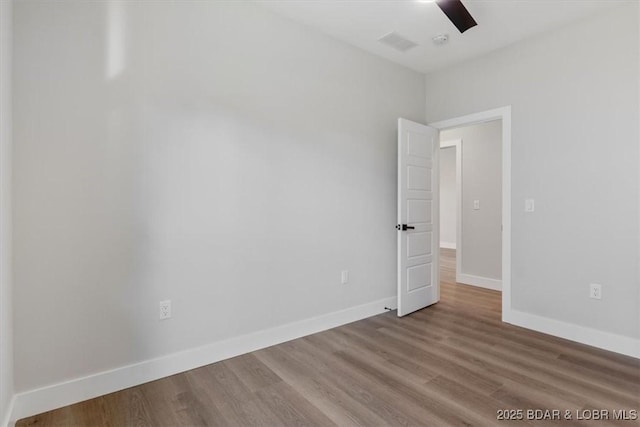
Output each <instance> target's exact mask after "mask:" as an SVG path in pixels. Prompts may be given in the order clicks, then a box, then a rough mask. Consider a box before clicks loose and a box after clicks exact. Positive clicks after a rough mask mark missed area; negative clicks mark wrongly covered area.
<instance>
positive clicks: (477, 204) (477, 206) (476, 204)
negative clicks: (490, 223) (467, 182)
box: [473, 200, 480, 211]
mask: <svg viewBox="0 0 640 427" xmlns="http://www.w3.org/2000/svg"><path fill="white" fill-rule="evenodd" d="M479 209H480V200H474V201H473V210H474V211H477V210H479Z"/></svg>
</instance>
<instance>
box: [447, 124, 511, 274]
mask: <svg viewBox="0 0 640 427" xmlns="http://www.w3.org/2000/svg"><path fill="white" fill-rule="evenodd" d="M440 139H441V140H443V141H447V140H452V139H461V140H462V207H461V214H462V233H461V238H462V239H461V240H462V248H460V250H459V251H458V254H457V255H458V256H460V255H461V254H462V256H461V260H462V263H461V273H463V274H466V275H472V276H477V277H483V278H487V279H496V280H500V278H501V277H502V271H501V269H502V231H501V227H502V121H500V120H494V121H491V122H487V123H481V124H478V125H473V126H465V127H460V128H455V129H449V130H444V131H442V132H441V134H440ZM474 200H478V201H479V202H480V209H477V210H476V209H474V207H473V201H474ZM463 283H465V282H463Z"/></svg>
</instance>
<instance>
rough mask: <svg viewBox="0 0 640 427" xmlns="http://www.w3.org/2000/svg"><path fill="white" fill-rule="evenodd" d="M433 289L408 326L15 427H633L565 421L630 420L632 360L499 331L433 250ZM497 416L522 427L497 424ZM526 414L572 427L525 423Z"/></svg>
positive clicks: (368, 330)
mask: <svg viewBox="0 0 640 427" xmlns="http://www.w3.org/2000/svg"><path fill="white" fill-rule="evenodd" d="M441 280H442V284H441V301H440V302H439V303H438V304H436V305H435V306H432V307H430V308H427V309H425V310H421V311H419V312H417V313H414V314H412V315H410V316H406V317H404V318H398V317H396V313H395V312H390V313H385V314H382V315H379V316H375V317H372V318H369V319H366V320H363V321H359V322H355V323H352V324H349V325H345V326H342V327H339V328H336V329H332V330H329V331H326V332H322V333H319V334H315V335H311V336H308V337H305V338H301V339H297V340H294V341H290V342H288V343H284V344H281V345H277V346H274V347H270V348H267V349H264V350H260V351H256V352H254V353H250V354H246V355H243V356H239V357H235V358H233V359H229V360H225V361H223V362H219V363H214V364H212V365H208V366H205V367H202V368H199V369H194V370H191V371H188V372H185V373H182V374H178V375H174V376H171V377H168V378H164V379H161V380H158V381H153V382H150V383H147V384H143V385H140V386H137V387H133V388H130V389H127V390H123V391H120V392H117V393H112V394H109V395H106V396H102V397H99V398H96V399H92V400H88V401H86V402H82V403H78V404H76V405H71V406H68V407H65V408H61V409H58V410H55V411H50V412H46V413H44V414H40V415H36V416H33V417H30V418H26V419H23V420H20V421H19V422H18V423H17V426H19V427H25V426H32V425H38V426H40V425H42V426H205V425H206V426H218V425H220V426H254V425H256V426H302V425H305V426H311V425H313V426H408V425H415V426H448V425H452V426H469V425H474V426H475V425H477V426H489V425H509V424H518V425H545V426H547V425H591V426H603V425H621V426H637V425H640V422H639V421H638V420H635V421H633V420H631V421H629V420H627V421H615V420H612V419H609V420H596V421H593V420H591V421H587V420H576V419H575V418H576V415H577V413H576V411H586V412H579V414H582V415H589V414H593V412H589V411H592V410H596V409H598V410H600V409H607V410H609V411H612V410H621V409H624V410H632V409H634V410H639V409H640V361H639V360H637V359H633V358H629V357H624V356H621V355H617V354H614V353H610V352H606V351H603V350H599V349H595V348H591V347H588V346H585V345H581V344H576V343H572V342H569V341H566V340H563V339H560V338H554V337H551V336H548V335H544V334H540V333H536V332H532V331H528V330H525V329H522V328H518V327H515V326H511V325H507V324H504V323H502V322H501V321H500V307H501V305H500V293H499V292H495V291H489V290H484V289H480V288H475V287H471V286H465V285H460V284H456V283H455V251H452V250H447V249H443V250H442V266H441ZM504 409H513V410H518V409H521V410H524V411H525V412H524V413H523V417H524V418H525V419H524V420H522V421H511V422H510V421H500V420H497V419H496V415H497V412H498V411H500V410H504ZM528 409H534V410H535V409H542V410H545V409H549V410H553V409H559V410H561V411H562V415H563V416H564V414H565V412H564V411H567V410H568V411H572V412H571V414H572V418H573V419H572V420H571V421H566V420H564V419H561V420H534V419H529V420H527V419H526V418H527V416H526V411H527V410H528ZM583 418H584V416H583ZM609 418H612V414H611V413H610V414H609Z"/></svg>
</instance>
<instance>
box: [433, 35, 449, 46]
mask: <svg viewBox="0 0 640 427" xmlns="http://www.w3.org/2000/svg"><path fill="white" fill-rule="evenodd" d="M431 40H433V44H435V45H437V46H442V45H445V44H447V43H449V34H438V35H437V36H434V37H433V38H432V39H431Z"/></svg>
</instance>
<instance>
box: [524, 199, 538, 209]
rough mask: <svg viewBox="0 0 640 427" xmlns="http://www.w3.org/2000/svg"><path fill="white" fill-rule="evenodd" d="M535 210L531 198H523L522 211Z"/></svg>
mask: <svg viewBox="0 0 640 427" xmlns="http://www.w3.org/2000/svg"><path fill="white" fill-rule="evenodd" d="M535 210H536V207H535V204H534V202H533V199H525V201H524V211H525V212H533V211H535Z"/></svg>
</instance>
